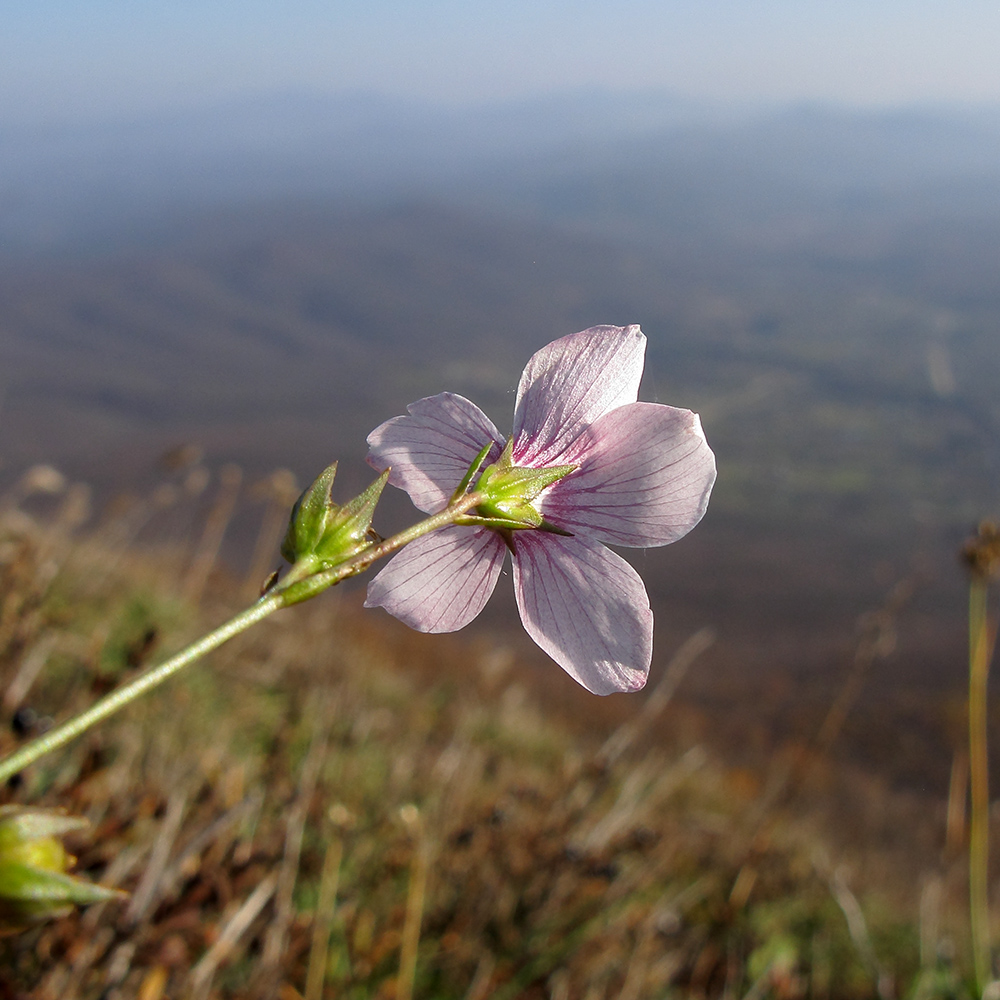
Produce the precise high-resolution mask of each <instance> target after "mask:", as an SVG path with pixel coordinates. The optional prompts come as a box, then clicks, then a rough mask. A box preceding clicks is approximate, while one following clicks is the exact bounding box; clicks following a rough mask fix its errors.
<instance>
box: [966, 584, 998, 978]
mask: <svg viewBox="0 0 1000 1000" xmlns="http://www.w3.org/2000/svg"><path fill="white" fill-rule="evenodd" d="M990 646H991V643H990V639H989V625H988V620H987V586H986V580H985V579H979V578H978V577H975V576H974V577H973V579H972V582H971V584H970V586H969V762H970V778H971V785H972V816H971V820H970V828H969V911H970V918H971V931H972V956H973V965H974V968H975V974H976V985H977V988H978V991H979V995H980V996H981V995H982V992H983V990H984V989H985V987H986V984H987V983H988V982H990V980H991V979H992V978H993V963H992V956H991V947H990V910H989V882H988V866H989V850H990V847H989V812H990V782H989V765H988V758H987V745H986V708H987V699H986V688H987V679H988V677H989V668H990V653H991V652H992V650H991V649H990Z"/></svg>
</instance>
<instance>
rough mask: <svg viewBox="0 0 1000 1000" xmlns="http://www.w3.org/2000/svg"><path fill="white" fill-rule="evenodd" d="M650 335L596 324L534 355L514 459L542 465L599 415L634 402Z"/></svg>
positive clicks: (557, 458)
mask: <svg viewBox="0 0 1000 1000" xmlns="http://www.w3.org/2000/svg"><path fill="white" fill-rule="evenodd" d="M645 353H646V338H645V337H644V336H643V335H642V332H641V331H640V329H639V327H637V326H594V327H591V328H590V329H589V330H582V331H581V332H580V333H571V334H570V335H569V336H567V337H560V338H559V340H555V341H553V342H552V343H551V344H549V345H548V346H547V347H543V348H542V349H541V350H540V351H537V352H536V353H535V354H534V355H532V357H531V360H530V361H528V364H527V365H526V366H525V369H524V373H523V374H522V375H521V381H520V384H519V385H518V387H517V402H516V403H515V404H514V461H515V463H517V464H518V465H527V466H535V467H540V466H543V465H558V464H561V463H562V456H563V454H564V452H565V451H566V450H567V449H568V448H570V447H571V446H572V445H573V443H574V442H575V441H576V439H577V438H578V437H579V435H580V433H581V432H582V431H583V430H584V429H585V428H586V427H588V426H589V425H590V424H592V423H593V422H594V421H595V420H597V418H598V417H601V416H603V415H604V414H605V413H607V412H608V411H609V410H613V409H615V408H617V407H619V406H624V405H625V404H627V403H634V402H635V401H636V399H637V398H638V395H639V382H640V381H641V380H642V367H643V360H644V357H645Z"/></svg>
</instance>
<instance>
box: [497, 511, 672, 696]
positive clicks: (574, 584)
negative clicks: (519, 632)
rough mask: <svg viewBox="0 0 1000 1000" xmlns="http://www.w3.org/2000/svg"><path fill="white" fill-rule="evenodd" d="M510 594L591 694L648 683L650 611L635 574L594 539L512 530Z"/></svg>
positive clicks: (544, 643)
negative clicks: (512, 583)
mask: <svg viewBox="0 0 1000 1000" xmlns="http://www.w3.org/2000/svg"><path fill="white" fill-rule="evenodd" d="M514 545H515V549H516V555H515V558H514V594H515V596H516V597H517V606H518V608H519V610H520V612H521V621H522V622H523V623H524V627H525V629H526V630H527V632H528V635H530V636H531V638H532V639H534V640H535V642H537V643H538V645H539V646H541V647H542V649H544V650H545V652H546V653H548V654H549V656H551V657H552V659H553V660H555V661H556V663H558V664H559V666H561V667H562V668H563V670H565V671H566V672H567V673H568V674H569V675H570V676H571V677H573V678H574V679H575V680H577V681H579V682H580V683H581V684H582V685H583V686H584V687H585V688H586V689H587V690H588V691H593V692H594V693H595V694H611V693H612V692H613V691H637V690H638V689H639V688H641V687H642V686H643V685H644V684H645V683H646V676H647V675H648V673H649V663H650V658H651V656H652V648H653V613H652V611H650V610H649V598H648V597H647V596H646V588H645V587H644V586H643V583H642V580H641V579H640V577H639V574H638V573H636V571H635V570H634V569H633V568H632V567H631V566H630V565H629V564H628V563H627V562H625V560H624V559H622V557H621V556H619V555H616V554H615V553H614V552H612V551H611V550H610V549H606V548H604V546H603V545H600V544H599V543H597V542H591V541H589V540H588V539H584V538H566V537H563V536H560V535H553V534H548V533H546V532H542V531H518V532H516V533H515V535H514Z"/></svg>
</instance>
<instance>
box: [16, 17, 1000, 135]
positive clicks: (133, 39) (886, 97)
mask: <svg viewBox="0 0 1000 1000" xmlns="http://www.w3.org/2000/svg"><path fill="white" fill-rule="evenodd" d="M998 51H1000V3H998V2H997V0H950V2H949V0H573V2H556V0H491V2H485V0H322V2H321V0H282V2H278V0H270V2H265V0H238V2H237V0H170V2H169V3H165V2H156V0H2V2H0V117H3V118H8V119H9V118H11V117H16V118H21V119H28V120H30V119H34V118H38V117H44V118H49V117H53V116H57V117H60V118H63V117H75V116H79V115H81V114H84V115H87V116H89V115H91V114H93V115H98V116H101V117H103V116H105V115H112V116H117V115H118V114H120V113H121V112H126V113H132V112H135V111H142V110H145V109H147V108H151V107H164V106H167V107H169V106H170V105H172V104H175V103H178V102H182V103H184V104H186V105H190V104H192V103H200V102H202V101H214V100H217V99H219V98H224V97H229V96H233V95H238V94H242V93H247V92H261V91H268V90H274V89H284V90H298V89H315V90H322V91H338V90H346V89H354V90H356V89H363V90H375V91H381V92H383V93H388V94H406V95H409V96H412V97H417V98H430V99H434V100H439V99H445V100H449V101H454V100H458V101H467V100H479V99H483V98H488V99H492V98H505V97H512V96H521V95H526V94H536V93H539V92H543V91H552V90H571V89H573V88H578V87H584V86H593V85H599V86H610V87H614V88H619V89H636V88H648V87H657V88H659V87H663V88H669V89H673V90H677V91H679V92H681V93H684V94H687V95H691V96H694V97H710V98H723V99H727V98H738V99H746V98H750V99H757V98H763V99H772V98H778V99H792V100H801V99H817V98H818V99H832V100H836V101H845V102H850V103H865V104H871V103H877V104H894V103H901V102H912V101H925V100H931V101H952V100H956V99H957V100H961V101H975V102H980V101H990V102H1000V57H998V55H997V53H998Z"/></svg>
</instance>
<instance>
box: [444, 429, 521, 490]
mask: <svg viewBox="0 0 1000 1000" xmlns="http://www.w3.org/2000/svg"><path fill="white" fill-rule="evenodd" d="M510 446H511V442H508V448H509V447H510ZM492 447H493V442H492V441H490V443H489V444H488V445H485V446H484V448H483V450H482V451H481V452H480V453H479V454H478V455H476V457H475V458H474V459H473V461H472V465H470V466H469V471H468V472H466V474H465V475H464V476H463V477H462V481H461V482H460V483H459V484H458V489H457V490H455V492H454V493H452V495H451V499H452V503H454V502H455V501H456V500H458V499H459V497H463V496H465V494H466V493H467V492H468V489H469V484H470V483H471V482H472V480H473V479H475V477H476V473H477V472H479V470H480V468H481V467H482V464H483V462H485V461H486V456H487V455H488V454H489V453H490V448H492ZM506 450H507V449H504V451H505V453H506Z"/></svg>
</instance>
